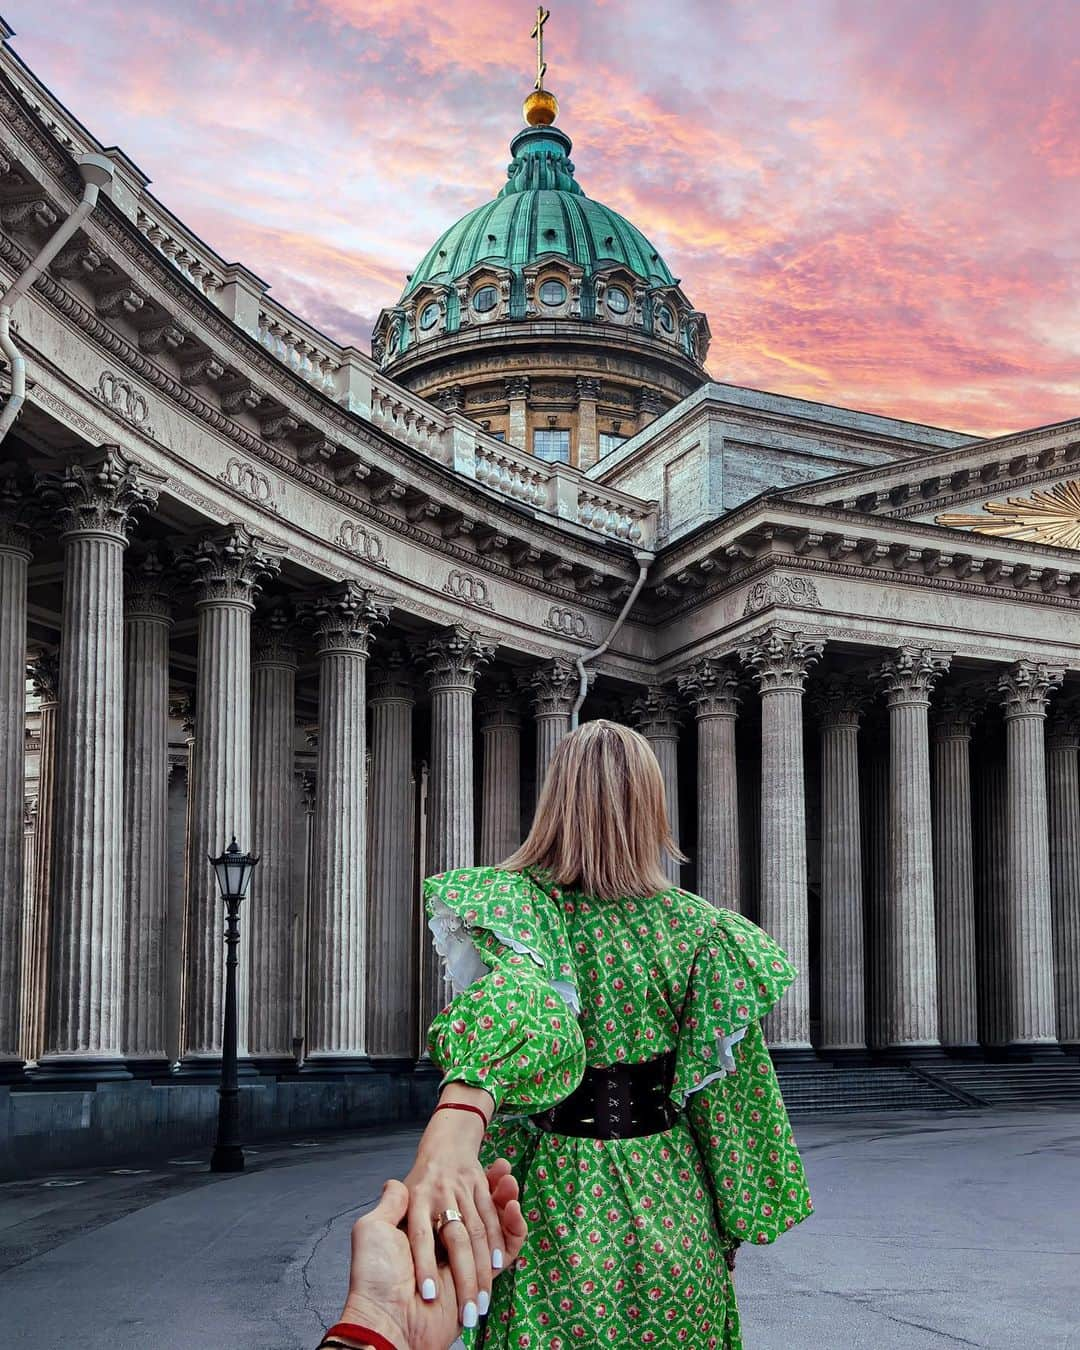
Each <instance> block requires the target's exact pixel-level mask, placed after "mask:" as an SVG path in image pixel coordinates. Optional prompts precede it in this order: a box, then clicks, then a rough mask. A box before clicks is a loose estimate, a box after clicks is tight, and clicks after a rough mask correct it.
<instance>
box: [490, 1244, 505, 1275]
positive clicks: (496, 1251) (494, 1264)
mask: <svg viewBox="0 0 1080 1350" xmlns="http://www.w3.org/2000/svg"><path fill="white" fill-rule="evenodd" d="M502 1268H503V1254H502V1248H501V1247H493V1248H492V1249H491V1269H492V1270H502Z"/></svg>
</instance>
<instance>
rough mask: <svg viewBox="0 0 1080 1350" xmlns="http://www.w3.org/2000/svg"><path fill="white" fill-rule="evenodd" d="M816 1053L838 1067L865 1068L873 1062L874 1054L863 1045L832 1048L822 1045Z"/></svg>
mask: <svg viewBox="0 0 1080 1350" xmlns="http://www.w3.org/2000/svg"><path fill="white" fill-rule="evenodd" d="M818 1054H819V1055H820V1057H821V1058H822V1059H823V1060H824V1061H826V1063H829V1064H835V1065H836V1066H837V1068H840V1069H851V1068H865V1067H866V1066H867V1065H868V1064H873V1062H874V1056H873V1055H872V1054H871V1053H870V1051H869V1050H867V1049H866V1047H865V1046H844V1047H843V1048H842V1049H838V1050H832V1049H830V1048H829V1047H828V1046H825V1045H823V1046H822V1047H821V1048H820V1049H819V1050H818Z"/></svg>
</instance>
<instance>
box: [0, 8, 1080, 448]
mask: <svg viewBox="0 0 1080 1350" xmlns="http://www.w3.org/2000/svg"><path fill="white" fill-rule="evenodd" d="M549 8H550V9H551V11H552V17H551V19H550V21H549V23H548V25H547V40H546V52H545V55H546V58H547V61H548V76H547V80H546V84H547V86H548V87H549V88H550V89H552V90H553V91H554V92H555V93H556V94H557V95H558V98H559V103H560V114H559V125H560V126H561V127H562V128H563V129H564V130H565V131H566V132H567V133H568V134H569V135H570V136H571V137H572V138H573V140H574V151H573V159H574V162H575V164H576V166H577V176H578V179H579V181H580V182H581V184H582V186H583V187H584V189H585V191H586V192H587V193H588V194H589V195H590V196H592V197H595V198H597V199H598V200H600V201H603V202H605V203H606V204H607V205H608V206H611V207H613V208H614V209H615V210H617V211H620V212H622V213H623V214H624V215H626V216H627V217H629V219H631V220H632V221H633V222H634V224H635V225H637V226H638V228H639V229H641V230H642V231H643V232H644V233H645V235H646V236H648V237H649V238H650V239H651V240H652V242H653V243H654V244H655V245H656V246H657V247H658V248H659V250H660V252H661V253H662V254H663V256H664V257H665V258H666V259H667V261H668V264H669V265H670V267H671V269H672V271H673V272H674V273H675V275H676V276H678V277H680V278H681V280H682V283H683V287H684V289H685V291H686V292H687V294H688V296H689V297H690V299H691V301H692V302H693V303H694V304H695V305H696V306H697V307H698V308H700V309H703V310H705V312H706V313H707V314H708V316H709V321H710V324H711V327H712V333H713V342H712V349H711V352H710V355H709V361H708V365H709V371H710V374H711V375H712V377H713V378H714V379H717V380H721V381H724V382H726V383H730V384H739V385H748V386H751V387H753V388H758V389H767V390H771V391H774V392H777V393H784V394H791V395H795V396H798V397H801V398H810V399H816V400H819V401H822V402H828V403H837V404H841V405H844V406H848V407H854V408H859V409H864V410H867V411H873V412H880V413H885V414H888V415H891V416H894V417H902V418H909V419H912V420H915V421H923V422H929V423H932V424H935V425H939V426H947V427H952V428H956V429H959V430H965V431H971V432H976V433H981V434H988V435H989V434H996V433H1000V432H1005V431H1011V430H1016V429H1018V428H1022V427H1027V426H1037V425H1045V424H1047V423H1051V422H1057V421H1061V420H1064V419H1066V418H1070V417H1077V416H1080V0H663V3H655V0H650V2H649V3H646V2H645V0H577V2H576V3H568V2H567V3H559V0H549ZM535 9H536V7H535V5H533V4H529V3H525V0H437V2H436V0H184V3H182V4H177V3H175V0H94V3H93V4H88V3H86V0H49V3H48V4H43V3H41V0H5V3H4V4H3V6H2V12H3V15H4V18H5V19H7V21H8V23H9V24H11V26H12V27H13V28H14V29H15V31H16V36H15V38H14V39H13V40H12V45H13V47H14V49H15V51H16V52H17V53H18V54H19V55H20V56H21V57H22V59H23V60H24V61H25V62H26V63H27V64H28V65H29V66H30V67H31V69H32V70H33V71H34V72H35V73H36V75H37V76H38V78H39V79H41V80H42V81H43V82H44V83H45V84H46V85H47V86H48V87H49V88H50V89H52V91H53V92H54V93H55V94H56V95H58V96H59V97H60V98H61V99H62V100H63V101H64V102H65V103H66V104H67V106H68V107H69V108H70V109H71V110H72V111H73V112H74V113H75V115H76V116H77V117H78V118H79V119H80V120H81V121H82V122H83V123H84V125H85V126H86V127H87V128H88V130H89V131H90V132H91V133H92V134H93V135H94V136H96V137H97V138H98V139H99V140H101V141H103V142H104V143H105V144H106V145H114V144H115V145H119V146H120V147H121V148H122V149H123V150H124V151H125V152H126V153H127V154H128V155H129V156H130V157H131V158H132V159H133V160H134V161H135V162H136V163H137V164H138V165H139V166H140V168H141V169H142V170H143V171H144V172H145V173H146V174H148V175H149V176H150V178H151V179H152V186H151V189H150V190H151V191H152V192H153V193H154V194H155V195H156V196H157V197H158V199H159V200H160V201H162V202H164V204H165V205H166V206H168V207H169V208H170V209H171V210H172V211H173V212H174V213H175V214H176V215H177V216H179V217H180V219H181V220H183V221H184V222H185V223H186V224H187V225H188V226H189V227H190V228H191V229H193V230H195V231H196V232H197V233H198V234H199V235H201V236H202V238H203V239H205V240H206V242H207V243H209V244H210V245H211V246H212V247H213V248H214V249H216V250H217V251H218V252H219V253H220V254H222V255H223V256H224V257H225V258H227V259H228V260H229V261H239V262H243V263H244V264H245V265H246V266H247V267H249V268H251V269H252V270H253V271H254V272H256V273H257V274H258V275H259V276H261V277H262V278H263V279H264V280H265V281H267V282H269V283H270V285H271V288H272V294H273V295H274V296H275V297H276V298H277V299H278V300H279V301H281V302H282V303H283V304H285V305H287V306H288V307H289V308H291V309H293V310H294V311H295V312H297V313H298V314H300V315H302V316H303V317H304V318H305V319H307V320H308V321H309V322H311V323H313V324H315V325H316V327H318V328H320V329H321V330H322V331H324V332H326V333H328V334H329V335H331V336H332V337H334V338H336V339H337V340H339V341H348V342H353V343H356V344H357V345H359V346H360V347H361V348H362V349H363V350H367V347H368V337H369V335H370V331H371V325H372V322H373V320H374V318H375V316H376V315H377V314H378V312H379V310H380V309H381V308H382V307H383V306H384V305H386V304H391V303H393V301H394V300H395V299H396V298H397V295H398V294H399V292H400V290H401V288H402V286H403V285H404V281H405V275H406V273H407V272H409V271H411V270H412V268H413V267H414V265H415V264H416V263H417V262H418V261H419V259H420V258H421V256H422V255H423V254H424V253H425V252H426V251H427V249H428V247H429V246H430V245H431V244H432V243H433V242H434V240H435V238H436V237H437V236H438V235H439V234H440V233H441V232H442V231H443V229H445V228H446V226H447V225H449V224H451V223H452V222H453V221H454V220H456V219H457V218H458V217H460V216H461V215H464V214H465V212H466V211H468V210H470V209H471V208H472V207H474V206H477V205H479V204H481V203H482V202H484V201H486V200H488V199H489V198H490V197H492V196H493V195H494V194H495V192H496V191H497V190H498V188H499V187H500V185H501V184H502V183H503V182H504V181H505V177H506V164H507V161H508V158H509V151H508V149H507V145H508V142H509V140H510V137H511V136H512V135H513V134H514V133H515V131H516V130H518V128H519V127H520V126H521V125H522V122H521V100H522V98H523V97H524V96H525V95H526V94H527V93H528V92H529V90H530V89H531V87H532V81H533V79H534V77H535V59H536V58H535V47H534V44H533V43H532V42H531V41H530V38H529V33H530V29H531V27H532V24H533V22H534V19H535Z"/></svg>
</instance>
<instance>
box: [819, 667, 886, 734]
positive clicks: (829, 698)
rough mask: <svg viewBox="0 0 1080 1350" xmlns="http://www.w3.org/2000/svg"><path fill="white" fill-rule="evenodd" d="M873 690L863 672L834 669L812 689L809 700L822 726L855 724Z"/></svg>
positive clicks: (855, 725) (852, 725)
mask: <svg viewBox="0 0 1080 1350" xmlns="http://www.w3.org/2000/svg"><path fill="white" fill-rule="evenodd" d="M873 692H874V691H873V689H872V687H871V685H870V682H869V679H868V678H867V676H866V675H865V674H864V675H861V676H860V675H855V674H848V673H847V672H840V671H837V672H833V673H831V674H829V675H826V676H825V677H824V678H823V679H822V680H821V681H820V682H819V683H818V684H817V685H816V686H815V687H814V688H813V689H812V690H811V692H810V696H809V698H808V702H809V704H810V708H811V709H812V711H813V712H814V713H815V715H816V716H817V718H818V721H819V722H820V724H821V725H822V726H823V727H857V726H858V725H859V722H860V720H861V719H862V715H863V712H864V711H865V709H866V705H867V704H868V703H869V702H870V699H871V697H872V695H873Z"/></svg>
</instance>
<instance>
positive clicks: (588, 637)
mask: <svg viewBox="0 0 1080 1350" xmlns="http://www.w3.org/2000/svg"><path fill="white" fill-rule="evenodd" d="M544 627H545V628H550V629H551V630H552V632H554V633H562V635H563V636H564V637H572V638H579V639H580V640H581V641H582V642H591V641H592V632H591V630H590V628H589V624H588V621H587V620H586V618H585V615H584V614H582V613H581V611H580V610H578V609H568V608H567V607H566V606H565V605H552V606H551V608H550V609H549V610H548V612H547V617H546V618H545V619H544Z"/></svg>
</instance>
